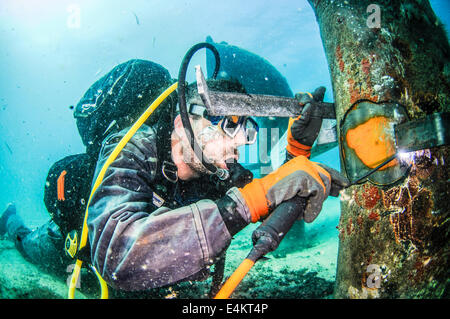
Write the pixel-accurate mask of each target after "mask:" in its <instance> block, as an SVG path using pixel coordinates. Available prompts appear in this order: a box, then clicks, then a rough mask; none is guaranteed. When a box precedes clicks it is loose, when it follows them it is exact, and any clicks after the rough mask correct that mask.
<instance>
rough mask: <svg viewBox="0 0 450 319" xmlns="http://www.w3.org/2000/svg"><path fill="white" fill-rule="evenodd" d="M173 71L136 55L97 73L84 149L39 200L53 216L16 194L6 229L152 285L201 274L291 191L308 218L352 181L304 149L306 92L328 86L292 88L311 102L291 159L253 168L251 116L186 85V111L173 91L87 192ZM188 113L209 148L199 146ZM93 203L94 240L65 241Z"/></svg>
mask: <svg viewBox="0 0 450 319" xmlns="http://www.w3.org/2000/svg"><path fill="white" fill-rule="evenodd" d="M173 82H174V81H173V80H172V79H171V78H170V75H169V72H168V71H167V70H166V69H165V68H163V67H162V66H161V65H159V64H156V63H153V62H150V61H144V60H130V61H128V62H126V63H123V64H121V65H119V66H116V67H115V68H114V69H113V70H111V71H110V72H109V73H108V74H106V75H105V76H104V77H102V79H100V80H99V81H97V82H96V83H95V84H94V85H92V86H91V87H90V88H89V89H88V90H87V92H86V93H85V95H84V96H83V98H82V99H81V100H80V102H79V103H78V104H77V106H76V108H75V112H74V116H75V118H76V120H77V126H78V129H79V132H80V135H81V137H82V140H83V143H84V144H85V145H86V150H87V151H86V153H85V154H78V155H73V156H68V157H66V158H64V159H63V160H61V161H59V162H57V163H55V164H54V165H53V167H52V168H51V169H50V171H49V175H48V177H47V183H46V189H45V191H46V192H45V195H44V197H45V198H44V201H45V203H46V207H47V209H48V210H49V213H50V215H51V216H52V219H51V220H50V221H49V222H48V223H46V224H45V225H43V226H41V227H39V228H37V229H35V230H30V229H29V228H27V227H26V226H25V225H24V223H23V221H22V220H21V218H20V216H19V215H18V214H17V213H16V209H15V206H14V205H13V204H10V205H9V206H8V207H7V209H6V210H5V211H4V213H3V214H2V215H1V217H0V235H7V236H8V238H10V239H11V240H13V241H14V242H15V244H16V247H17V249H18V250H19V251H20V253H21V254H22V255H23V256H24V257H25V258H26V259H27V260H29V261H30V262H32V263H34V264H37V265H40V266H41V267H42V268H43V269H45V270H47V271H50V272H53V273H58V274H65V275H67V273H66V268H67V266H68V265H70V264H72V263H73V259H72V258H73V257H74V255H76V258H80V259H83V260H85V261H87V262H88V263H91V264H92V265H93V266H94V267H95V269H96V270H97V271H98V273H99V274H100V275H101V277H102V278H103V279H104V280H105V281H106V282H107V283H108V285H109V286H110V287H113V288H114V289H117V290H124V291H145V290H149V289H153V288H158V287H164V286H168V285H171V284H174V283H179V282H183V281H195V280H204V279H206V278H207V277H208V276H210V275H211V273H210V266H211V265H213V264H215V263H217V262H218V261H219V260H220V258H221V256H222V255H223V254H224V252H225V251H226V249H227V248H228V246H229V244H230V242H231V240H232V238H233V236H234V235H235V234H237V233H238V232H239V231H241V230H242V229H244V228H245V227H246V226H247V225H249V224H251V223H256V222H259V221H262V220H263V219H264V218H266V217H267V216H269V215H270V214H271V212H272V211H273V210H274V209H275V208H276V207H277V206H278V205H280V204H281V203H283V202H284V201H287V200H289V199H291V198H293V197H294V196H300V197H304V198H307V199H308V202H307V206H306V209H305V210H304V214H303V216H301V218H303V219H304V220H305V221H306V222H312V221H313V220H314V219H315V218H316V217H317V215H318V214H319V212H320V211H321V208H322V204H323V202H324V200H325V199H326V198H327V197H328V196H329V195H331V196H338V193H339V191H340V190H341V189H342V188H343V187H344V186H345V183H346V181H345V179H344V178H343V177H342V176H341V175H340V174H339V173H338V172H337V171H335V170H333V169H331V168H329V167H327V166H325V165H322V164H318V163H315V162H312V161H310V160H309V157H310V152H311V147H312V145H313V143H314V141H315V139H316V137H317V135H318V133H319V130H320V127H321V119H317V118H310V117H309V116H308V114H309V112H310V109H309V108H308V107H307V106H308V101H310V100H311V99H319V100H320V99H323V91H321V90H318V91H316V92H315V93H314V94H309V93H308V94H299V95H296V98H297V99H298V101H299V104H301V105H305V108H304V110H303V113H302V115H300V116H299V117H297V118H292V119H290V121H289V126H288V130H289V131H288V146H287V158H286V162H285V163H284V164H283V165H282V166H280V167H279V168H278V169H276V170H275V171H273V172H272V173H270V174H268V175H266V176H264V177H262V178H254V179H253V178H252V175H251V173H250V174H249V171H247V170H246V169H245V168H244V167H242V166H241V165H240V164H239V163H237V161H238V159H239V152H238V147H240V146H243V145H246V144H251V143H254V142H255V141H256V136H257V131H258V127H257V124H256V122H255V121H254V120H252V119H251V118H250V117H221V118H220V117H210V116H207V115H205V114H204V113H202V112H200V113H198V112H195V111H194V109H195V107H196V106H198V105H197V104H198V95H197V92H196V87H195V86H193V85H189V86H187V87H186V104H187V105H188V106H189V110H190V112H189V116H188V118H186V117H185V118H184V119H183V114H182V113H181V112H180V107H179V104H178V103H177V102H178V98H177V94H176V92H173V93H172V94H170V95H169V96H168V98H166V99H165V100H164V102H163V103H162V104H161V105H160V106H159V107H158V109H157V110H156V111H155V112H154V114H152V116H151V117H150V118H149V120H147V121H146V122H145V123H144V124H143V125H142V126H141V127H140V128H139V129H138V130H137V132H136V133H135V134H134V135H133V136H132V137H131V139H130V140H129V141H128V143H126V144H125V146H124V147H123V149H122V150H121V152H120V153H119V154H118V156H117V157H116V158H115V160H114V161H112V162H111V163H110V164H109V167H108V169H107V170H106V173H105V175H104V178H103V180H102V181H101V183H100V184H99V186H98V188H96V191H95V192H94V193H93V194H92V197H91V198H90V200H89V204H88V200H87V199H88V197H89V193H90V189H91V186H92V183H93V180H96V177H97V176H98V175H99V173H100V170H101V168H102V167H103V166H104V164H105V162H107V160H108V158H109V156H110V155H111V153H112V152H113V150H114V149H115V147H116V146H117V144H118V143H119V142H120V141H121V139H122V138H123V137H124V136H125V135H126V133H127V132H128V130H129V128H130V126H131V124H132V123H133V122H134V121H135V120H136V116H135V115H134V114H135V113H136V114H139V113H142V110H143V105H148V103H149V101H150V102H151V101H153V100H154V99H155V98H156V97H157V96H158V95H159V94H160V93H161V92H162V91H163V90H164V89H165V88H167V87H168V86H169V85H170V84H173ZM207 83H208V87H210V88H211V89H216V90H220V91H228V92H244V93H245V89H244V88H243V87H242V86H241V85H240V84H239V82H237V81H233V80H225V79H208V80H207ZM178 94H179V92H178ZM177 106H178V107H177ZM186 120H188V121H189V123H190V125H191V128H192V132H193V135H194V137H195V139H196V141H197V142H198V147H199V148H200V151H201V154H202V155H203V156H204V158H203V159H201V158H198V155H197V152H196V150H194V149H193V148H192V145H191V143H190V138H191V136H189V134H188V132H187V131H186V130H185V122H184V121H186ZM204 160H207V161H208V163H210V164H211V165H213V166H215V167H216V168H220V169H222V170H226V171H227V172H229V174H230V175H231V178H229V179H228V182H223V181H220V180H218V179H217V178H214V177H216V176H215V175H213V174H211V171H210V170H208V169H206V168H205V165H204ZM86 205H88V206H89V214H88V215H87V219H86V225H87V227H88V229H89V232H88V236H89V237H88V241H89V244H88V245H87V246H86V247H85V248H83V249H81V250H79V251H77V252H76V253H74V252H73V251H72V250H71V247H70V246H71V244H72V243H73V242H75V245H76V241H77V240H76V239H77V238H78V240H79V238H80V230H81V227H82V224H83V219H84V215H83V212H84V209H85V207H86ZM64 248H65V249H64ZM69 255H70V256H69Z"/></svg>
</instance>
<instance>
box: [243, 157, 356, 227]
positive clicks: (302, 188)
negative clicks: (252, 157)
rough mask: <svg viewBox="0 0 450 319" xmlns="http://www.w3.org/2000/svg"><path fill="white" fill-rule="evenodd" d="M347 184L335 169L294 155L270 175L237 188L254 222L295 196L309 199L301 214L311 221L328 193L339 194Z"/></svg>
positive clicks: (307, 220)
mask: <svg viewBox="0 0 450 319" xmlns="http://www.w3.org/2000/svg"><path fill="white" fill-rule="evenodd" d="M346 185H347V181H346V180H345V178H344V177H342V176H341V175H340V174H339V172H337V171H336V170H333V169H332V168H329V167H326V166H325V165H320V166H319V165H318V164H317V163H314V162H311V161H310V160H308V159H307V158H306V157H305V156H297V157H295V158H293V159H291V160H290V161H288V162H287V163H285V164H283V165H282V166H281V167H279V168H278V169H277V170H276V171H274V172H272V173H270V174H269V175H267V176H265V177H263V178H259V179H253V181H252V182H251V183H249V184H247V185H246V186H244V187H243V188H239V191H240V192H241V194H242V196H243V197H244V199H245V202H246V204H247V206H248V208H249V210H250V215H251V217H252V222H253V223H256V222H257V221H259V220H260V219H261V218H264V217H266V216H267V215H268V214H269V212H271V211H272V210H273V209H274V208H275V207H277V206H278V205H279V204H281V203H282V202H284V201H286V200H289V199H291V198H292V197H294V196H296V195H298V196H301V197H307V198H308V203H307V205H306V209H305V213H304V216H303V217H304V219H305V221H306V222H312V221H313V220H314V219H315V218H316V217H317V215H318V214H319V212H320V210H321V209H322V204H323V201H324V200H325V199H326V198H327V197H328V195H330V192H331V195H332V196H338V194H339V191H340V190H341V189H342V188H343V187H344V186H346Z"/></svg>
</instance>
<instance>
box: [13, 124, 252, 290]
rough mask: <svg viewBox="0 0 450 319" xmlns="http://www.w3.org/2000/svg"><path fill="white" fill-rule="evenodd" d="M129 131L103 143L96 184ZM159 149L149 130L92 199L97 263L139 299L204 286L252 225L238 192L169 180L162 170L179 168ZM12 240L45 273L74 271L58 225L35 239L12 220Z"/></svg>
mask: <svg viewBox="0 0 450 319" xmlns="http://www.w3.org/2000/svg"><path fill="white" fill-rule="evenodd" d="M127 131H128V129H124V130H122V131H121V132H118V133H114V134H111V135H110V136H108V137H107V138H106V139H105V141H104V142H103V145H102V149H101V151H100V155H99V159H98V162H97V168H96V172H95V177H94V180H95V178H96V176H97V174H98V173H99V171H100V170H101V168H102V167H103V164H104V162H105V161H106V159H107V158H108V156H109V155H110V153H111V152H112V150H113V149H114V147H115V146H116V145H117V143H118V142H119V141H120V139H121V137H123V136H124V135H125V134H126V132H127ZM166 143H168V142H167V141H166ZM158 145H161V143H158V141H157V136H156V133H155V130H154V129H153V128H151V127H149V126H147V125H143V126H142V127H141V128H140V129H139V130H138V131H137V132H136V134H135V135H134V136H133V137H132V138H131V140H130V141H129V142H128V143H127V144H126V146H125V147H124V148H123V150H122V151H121V152H120V154H119V155H118V157H117V158H116V160H114V161H113V162H112V163H111V165H110V166H109V168H108V169H107V171H106V173H105V176H104V179H103V181H102V183H101V184H100V185H99V186H98V188H97V190H96V192H95V194H94V195H93V197H92V199H91V203H90V206H89V214H88V220H87V225H88V227H89V242H90V248H91V251H90V253H91V260H92V263H93V264H94V265H95V267H96V268H97V270H98V271H99V273H100V274H101V276H102V277H103V279H105V280H106V281H107V282H108V284H110V285H111V286H112V287H114V288H118V289H123V290H134V291H138V290H147V289H150V288H155V287H160V286H165V285H168V284H172V283H175V282H178V281H182V280H195V279H201V278H205V276H206V275H208V274H209V270H208V269H209V267H208V266H210V265H212V264H213V263H215V262H216V261H217V257H219V256H220V254H221V253H222V252H224V250H225V249H226V248H227V247H228V245H229V243H230V241H231V238H232V236H233V235H234V234H236V233H237V232H238V231H239V230H241V229H242V228H244V227H245V226H246V225H247V224H249V223H250V212H249V211H248V207H247V205H246V204H245V201H244V199H243V198H242V195H241V193H240V192H239V191H238V190H237V188H235V187H233V188H231V189H229V190H228V191H226V194H224V192H225V191H224V192H222V193H220V192H218V191H217V190H216V189H215V188H214V184H212V183H210V182H208V181H209V177H208V176H205V178H199V179H194V180H190V181H181V180H179V181H177V182H175V183H173V182H170V181H168V180H167V179H166V178H164V177H163V176H164V175H163V174H161V172H162V168H163V163H164V162H165V163H166V164H169V165H172V166H174V164H173V163H172V164H171V163H170V162H171V156H170V153H168V152H163V154H161V152H160V151H159V150H158ZM169 150H170V148H169ZM169 152H170V151H169ZM8 233H9V234H10V236H11V237H12V238H13V239H15V241H16V243H17V247H18V249H19V251H21V252H22V254H23V255H24V256H25V258H27V259H28V260H30V261H31V262H33V263H35V264H38V265H41V266H43V267H44V268H45V269H48V270H51V271H53V272H59V273H61V272H62V273H66V271H67V266H68V265H69V264H73V263H74V260H73V259H71V258H69V257H68V256H66V255H65V253H64V236H63V235H62V234H61V231H60V230H59V228H58V226H57V225H56V224H55V223H54V222H52V221H50V222H49V223H47V224H45V225H43V226H41V227H40V228H38V229H37V230H35V231H30V230H29V229H27V228H26V227H24V225H23V223H22V221H21V220H20V218H19V217H18V216H17V215H14V218H10V220H9V221H8ZM66 275H67V273H66Z"/></svg>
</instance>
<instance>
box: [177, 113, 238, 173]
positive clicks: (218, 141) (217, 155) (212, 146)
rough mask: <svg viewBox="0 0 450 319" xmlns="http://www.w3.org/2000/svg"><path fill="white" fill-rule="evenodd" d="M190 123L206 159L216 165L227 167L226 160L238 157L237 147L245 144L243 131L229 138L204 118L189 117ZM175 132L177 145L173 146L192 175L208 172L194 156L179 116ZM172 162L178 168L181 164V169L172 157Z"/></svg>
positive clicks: (179, 163)
mask: <svg viewBox="0 0 450 319" xmlns="http://www.w3.org/2000/svg"><path fill="white" fill-rule="evenodd" d="M191 125H192V129H193V131H194V134H195V135H196V139H197V142H198V144H199V146H200V147H201V150H202V152H203V156H204V159H205V160H206V161H208V162H210V163H212V164H213V165H215V166H216V167H220V168H224V169H227V165H226V164H227V162H230V161H232V160H233V159H235V160H238V159H239V152H238V150H237V148H238V147H239V146H241V145H244V144H245V137H244V134H243V133H238V134H237V135H236V136H235V137H234V138H230V137H229V136H227V135H226V134H225V133H223V132H222V131H221V130H220V129H219V128H218V127H217V126H215V125H213V124H212V123H211V122H210V121H208V120H206V119H204V118H197V119H194V120H193V119H191ZM175 132H176V135H177V136H178V139H179V145H178V146H175V147H176V148H177V147H178V149H180V151H181V153H182V157H183V163H184V164H185V165H186V166H188V167H189V168H190V169H191V170H192V173H193V176H198V175H199V174H210V172H209V171H208V170H207V169H206V168H205V167H204V166H203V164H202V163H201V161H200V160H199V159H198V158H197V156H195V154H194V152H193V150H192V148H191V146H190V143H189V141H188V139H187V137H186V134H185V132H184V128H183V126H182V123H181V118H180V117H179V116H177V118H176V119H175ZM174 162H175V164H176V165H177V166H178V167H179V168H180V166H181V168H182V169H183V165H182V163H181V162H180V161H178V164H177V161H176V159H175V158H174Z"/></svg>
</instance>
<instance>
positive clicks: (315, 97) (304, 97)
mask: <svg viewBox="0 0 450 319" xmlns="http://www.w3.org/2000/svg"><path fill="white" fill-rule="evenodd" d="M324 95H325V87H323V86H320V87H318V88H317V89H316V90H315V91H314V92H313V94H311V93H297V94H296V95H295V99H296V100H297V101H298V104H299V105H300V106H303V110H302V114H300V115H299V116H298V117H297V118H290V119H289V125H288V136H287V140H288V145H287V146H286V150H287V151H288V153H289V154H290V155H291V156H292V157H295V156H299V155H304V156H306V157H308V158H309V157H310V156H311V147H312V145H313V144H314V141H315V140H316V138H317V136H318V135H319V131H320V127H321V126H322V118H321V117H312V116H311V113H312V111H313V110H314V108H315V107H318V106H317V105H316V104H314V103H312V102H322V101H323V97H324Z"/></svg>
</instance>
